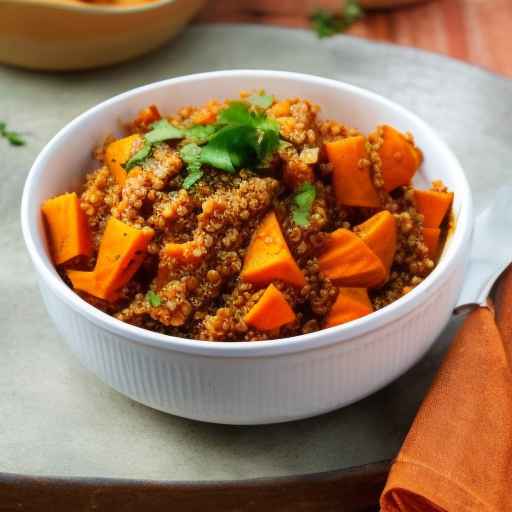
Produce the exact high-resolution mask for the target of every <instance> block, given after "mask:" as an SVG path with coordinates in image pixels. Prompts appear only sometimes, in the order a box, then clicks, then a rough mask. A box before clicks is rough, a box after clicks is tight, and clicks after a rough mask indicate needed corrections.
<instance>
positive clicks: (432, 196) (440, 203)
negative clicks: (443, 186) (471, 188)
mask: <svg viewBox="0 0 512 512" xmlns="http://www.w3.org/2000/svg"><path fill="white" fill-rule="evenodd" d="M414 200H415V202H416V210H418V213H421V214H422V215H423V226H425V227H426V228H438V227H439V226H440V225H441V222H443V219H444V218H445V216H446V214H447V213H448V211H449V210H450V207H451V205H452V201H453V192H436V191H435V190H415V191H414Z"/></svg>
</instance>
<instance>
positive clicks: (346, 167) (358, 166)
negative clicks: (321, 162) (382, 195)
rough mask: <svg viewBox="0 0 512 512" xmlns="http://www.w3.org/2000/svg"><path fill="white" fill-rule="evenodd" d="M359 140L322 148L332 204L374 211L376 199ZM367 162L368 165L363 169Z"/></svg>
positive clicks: (362, 140) (360, 140)
mask: <svg viewBox="0 0 512 512" xmlns="http://www.w3.org/2000/svg"><path fill="white" fill-rule="evenodd" d="M365 144H366V141H365V138H364V137H363V136H360V135H358V136H356V137H348V138H346V139H340V140H336V141H334V142H328V143H327V144H326V145H325V149H326V151H327V156H328V157H329V162H330V163H331V164H332V167H333V172H332V183H333V187H334V192H335V195H336V201H337V202H338V204H340V205H345V206H362V207H368V208H378V207H379V206H380V199H379V195H378V194H377V190H376V189H375V186H374V184H373V180H372V176H371V170H370V165H369V163H370V162H369V160H368V155H367V153H366V148H365ZM365 162H367V164H368V165H365Z"/></svg>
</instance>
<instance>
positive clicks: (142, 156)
mask: <svg viewBox="0 0 512 512" xmlns="http://www.w3.org/2000/svg"><path fill="white" fill-rule="evenodd" d="M149 153H151V143H150V142H148V141H147V140H145V141H144V146H142V147H141V148H140V149H139V151H137V152H136V153H135V154H134V155H133V156H132V157H131V158H130V159H129V160H128V161H127V162H126V163H125V164H124V168H125V169H126V170H127V171H129V170H130V169H133V168H134V167H135V166H136V165H138V164H140V163H141V162H143V161H144V160H146V158H147V157H148V156H149Z"/></svg>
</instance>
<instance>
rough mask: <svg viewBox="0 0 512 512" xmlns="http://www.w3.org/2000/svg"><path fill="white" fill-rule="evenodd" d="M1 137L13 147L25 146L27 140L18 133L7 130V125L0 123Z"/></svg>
mask: <svg viewBox="0 0 512 512" xmlns="http://www.w3.org/2000/svg"><path fill="white" fill-rule="evenodd" d="M0 137H3V138H4V139H5V140H7V142H8V143H9V144H10V145H11V146H24V145H25V144H26V142H25V139H24V138H23V137H22V136H21V134H19V133H18V132H14V131H12V130H8V129H7V123H4V122H3V121H0Z"/></svg>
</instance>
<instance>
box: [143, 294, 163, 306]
mask: <svg viewBox="0 0 512 512" xmlns="http://www.w3.org/2000/svg"><path fill="white" fill-rule="evenodd" d="M146 299H147V301H148V302H149V305H150V306H151V307H152V308H157V307H158V306H160V304H162V299H160V295H158V294H157V293H155V292H154V291H153V290H149V292H148V293H146Z"/></svg>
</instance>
